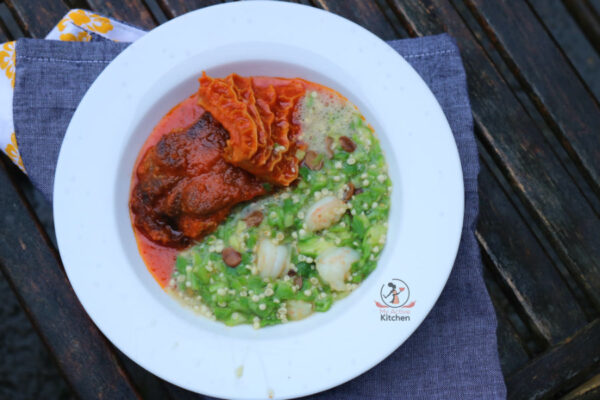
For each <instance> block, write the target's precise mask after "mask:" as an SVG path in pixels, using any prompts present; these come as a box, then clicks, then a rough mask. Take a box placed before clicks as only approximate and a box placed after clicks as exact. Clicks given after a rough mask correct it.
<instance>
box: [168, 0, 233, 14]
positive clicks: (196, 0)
mask: <svg viewBox="0 0 600 400" xmlns="http://www.w3.org/2000/svg"><path fill="white" fill-rule="evenodd" d="M159 1H160V4H161V6H162V9H163V10H164V12H165V13H166V14H167V15H168V16H169V18H174V17H177V16H179V15H182V14H185V13H186V12H190V11H193V10H196V9H198V8H202V7H208V6H213V5H215V4H221V3H223V1H220V0H159Z"/></svg>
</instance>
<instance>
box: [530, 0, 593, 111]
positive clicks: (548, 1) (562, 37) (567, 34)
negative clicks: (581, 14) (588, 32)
mask: <svg viewBox="0 0 600 400" xmlns="http://www.w3.org/2000/svg"><path fill="white" fill-rule="evenodd" d="M528 2H529V5H530V6H531V8H532V9H533V11H534V12H535V13H536V14H537V16H538V20H539V21H540V22H541V23H542V24H544V26H545V27H546V29H547V30H548V33H549V34H550V35H551V36H552V38H553V39H554V40H555V41H556V43H557V44H558V45H559V46H560V48H561V50H562V51H563V52H564V54H565V56H566V57H567V58H568V59H569V61H570V62H571V64H572V65H573V67H574V68H575V69H576V70H577V73H578V74H579V76H580V77H581V79H582V80H583V81H584V82H585V83H586V85H587V87H588V88H589V90H590V91H591V92H592V93H593V94H594V96H595V98H596V100H600V55H599V54H598V53H596V51H595V49H594V46H593V45H592V44H591V43H590V41H589V40H588V38H587V37H586V36H585V34H584V33H583V31H582V30H581V28H580V27H579V25H578V24H577V22H576V21H575V19H574V18H573V17H572V16H571V14H569V12H568V11H567V9H566V7H565V6H564V4H563V2H562V1H560V0H528Z"/></svg>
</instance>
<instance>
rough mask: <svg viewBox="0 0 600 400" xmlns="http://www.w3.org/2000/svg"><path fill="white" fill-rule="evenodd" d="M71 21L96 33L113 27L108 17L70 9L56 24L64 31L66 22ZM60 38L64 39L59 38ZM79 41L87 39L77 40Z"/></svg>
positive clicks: (105, 31) (104, 31)
mask: <svg viewBox="0 0 600 400" xmlns="http://www.w3.org/2000/svg"><path fill="white" fill-rule="evenodd" d="M69 22H72V23H73V24H75V25H77V26H79V27H81V28H83V29H86V30H89V31H92V32H96V33H107V32H108V31H111V30H112V29H113V24H112V22H111V21H110V19H108V18H106V17H102V16H100V15H98V14H94V13H91V12H89V11H86V10H73V11H70V12H69V13H68V14H67V15H66V16H65V17H64V18H63V19H61V20H60V22H59V23H58V25H57V28H58V30H59V31H60V32H62V31H64V30H65V28H66V27H67V24H68V23H69ZM61 40H64V39H62V38H61ZM78 41H80V42H83V41H89V40H78Z"/></svg>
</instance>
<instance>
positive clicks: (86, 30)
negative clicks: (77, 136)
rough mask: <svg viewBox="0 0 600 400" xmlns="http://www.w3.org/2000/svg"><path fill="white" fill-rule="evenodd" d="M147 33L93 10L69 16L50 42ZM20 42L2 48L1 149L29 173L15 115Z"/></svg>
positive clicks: (125, 38) (122, 38)
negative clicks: (23, 156) (14, 106)
mask: <svg viewBox="0 0 600 400" xmlns="http://www.w3.org/2000/svg"><path fill="white" fill-rule="evenodd" d="M144 34H145V32H144V31H142V30H140V29H137V28H135V27H133V26H131V25H127V24H123V23H122V22H119V21H116V20H112V19H110V18H107V17H105V16H102V15H98V14H95V13H93V12H91V11H87V10H81V9H75V10H71V11H69V12H68V13H67V15H65V16H64V17H63V18H62V19H61V20H60V21H59V22H58V24H57V25H56V26H55V27H54V29H52V31H50V33H48V35H47V36H46V39H50V40H61V41H68V42H90V41H92V40H93V39H94V35H96V36H100V37H102V38H104V39H108V40H114V41H120V42H128V43H129V42H134V41H136V40H137V39H139V38H140V37H142V36H143V35H144ZM17 51H18V50H17V46H16V42H14V41H13V42H7V43H4V44H1V45H0V150H1V151H3V152H4V153H6V154H7V155H8V157H10V159H11V160H12V161H13V162H14V163H15V164H16V165H18V166H19V168H21V170H23V172H25V167H24V165H23V160H22V159H21V156H20V154H19V148H18V146H17V138H16V135H15V128H14V122H13V116H12V100H13V93H14V87H15V73H16V72H15V71H16V68H15V67H16V52H17Z"/></svg>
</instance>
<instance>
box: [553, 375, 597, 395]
mask: <svg viewBox="0 0 600 400" xmlns="http://www.w3.org/2000/svg"><path fill="white" fill-rule="evenodd" d="M598 399H600V374H599V375H596V376H594V377H593V378H592V379H590V380H589V381H587V382H585V383H584V384H583V385H581V386H579V387H577V388H576V389H574V390H573V391H572V392H570V393H568V394H567V395H566V396H564V397H562V398H561V400H598Z"/></svg>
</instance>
